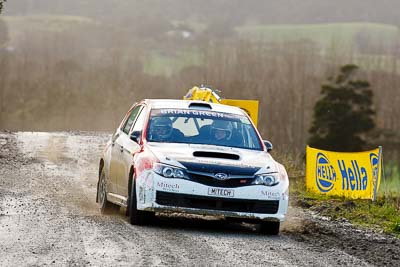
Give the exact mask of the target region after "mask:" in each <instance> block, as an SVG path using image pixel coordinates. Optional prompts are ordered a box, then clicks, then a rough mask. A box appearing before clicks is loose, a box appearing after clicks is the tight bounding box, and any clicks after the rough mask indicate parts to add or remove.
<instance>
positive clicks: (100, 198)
mask: <svg viewBox="0 0 400 267" xmlns="http://www.w3.org/2000/svg"><path fill="white" fill-rule="evenodd" d="M97 202H98V203H99V204H100V212H101V214H111V213H113V212H115V211H116V210H117V209H119V206H118V205H115V204H114V203H111V202H109V201H108V200H107V186H106V174H105V171H104V168H103V169H102V170H101V173H100V177H99V182H98V184H97Z"/></svg>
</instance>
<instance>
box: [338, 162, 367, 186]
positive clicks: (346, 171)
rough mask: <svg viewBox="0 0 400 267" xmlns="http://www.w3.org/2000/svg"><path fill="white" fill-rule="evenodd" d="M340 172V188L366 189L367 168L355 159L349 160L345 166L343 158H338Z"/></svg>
mask: <svg viewBox="0 0 400 267" xmlns="http://www.w3.org/2000/svg"><path fill="white" fill-rule="evenodd" d="M338 166H339V170H340V173H341V174H342V190H351V191H354V190H356V191H358V190H366V189H367V185H368V176H367V170H366V169H365V168H364V167H360V166H359V165H358V162H357V160H350V165H348V166H346V164H345V162H344V160H338Z"/></svg>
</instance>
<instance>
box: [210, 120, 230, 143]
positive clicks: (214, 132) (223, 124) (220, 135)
mask: <svg viewBox="0 0 400 267" xmlns="http://www.w3.org/2000/svg"><path fill="white" fill-rule="evenodd" d="M210 130H211V138H213V139H214V140H216V141H218V142H221V141H228V140H230V139H231V136H232V124H231V123H230V122H229V121H222V120H215V121H214V122H213V123H212V124H211V128H210Z"/></svg>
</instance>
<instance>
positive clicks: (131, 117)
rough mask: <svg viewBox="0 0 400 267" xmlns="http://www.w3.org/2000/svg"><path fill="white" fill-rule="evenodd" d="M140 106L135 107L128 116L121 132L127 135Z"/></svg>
mask: <svg viewBox="0 0 400 267" xmlns="http://www.w3.org/2000/svg"><path fill="white" fill-rule="evenodd" d="M141 108H142V106H137V107H135V108H134V109H133V110H132V112H131V114H130V115H129V117H128V119H127V120H126V122H125V125H124V126H123V127H122V131H123V132H124V133H126V134H129V129H130V128H131V127H132V124H133V123H134V122H135V119H136V117H137V115H138V113H139V111H140V109H141Z"/></svg>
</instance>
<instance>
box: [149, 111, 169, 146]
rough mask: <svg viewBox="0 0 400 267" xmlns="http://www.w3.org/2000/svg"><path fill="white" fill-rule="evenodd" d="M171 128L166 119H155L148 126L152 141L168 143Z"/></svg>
mask: <svg viewBox="0 0 400 267" xmlns="http://www.w3.org/2000/svg"><path fill="white" fill-rule="evenodd" d="M172 132H173V128H172V121H171V119H170V118H168V117H156V118H154V119H153V120H152V122H151V125H150V134H151V139H152V140H153V141H170V139H171V136H172Z"/></svg>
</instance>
